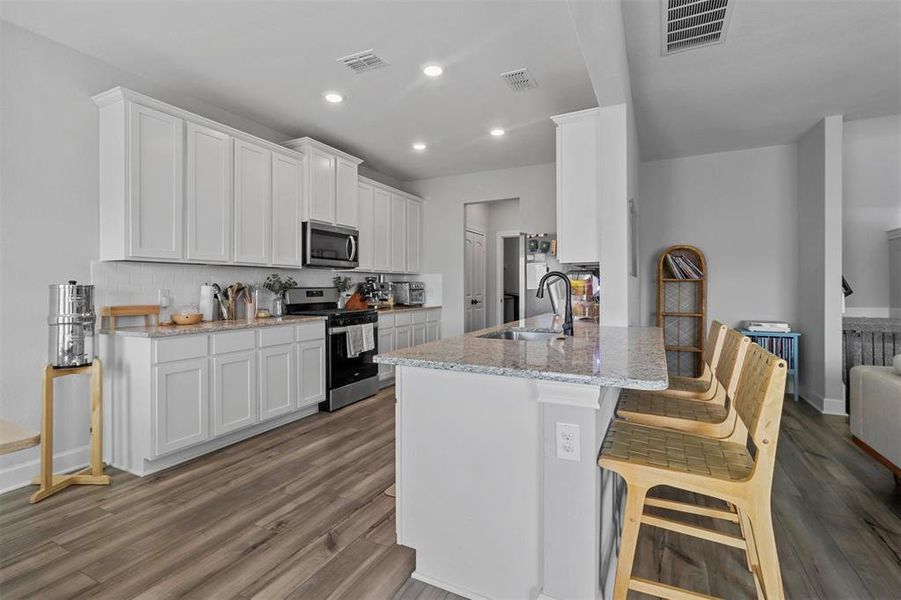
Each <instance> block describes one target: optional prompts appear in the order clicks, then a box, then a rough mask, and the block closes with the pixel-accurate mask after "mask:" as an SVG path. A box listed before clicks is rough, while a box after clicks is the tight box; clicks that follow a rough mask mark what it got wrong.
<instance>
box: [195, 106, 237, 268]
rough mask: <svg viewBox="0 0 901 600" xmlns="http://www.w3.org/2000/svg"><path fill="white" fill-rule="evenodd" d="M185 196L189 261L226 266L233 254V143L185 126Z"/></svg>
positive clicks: (218, 134)
mask: <svg viewBox="0 0 901 600" xmlns="http://www.w3.org/2000/svg"><path fill="white" fill-rule="evenodd" d="M186 128H187V136H188V144H187V157H186V160H185V165H186V171H185V176H186V182H185V183H186V186H185V187H186V192H187V196H186V198H185V203H186V204H187V211H186V212H187V221H188V228H187V229H188V240H187V241H188V244H187V245H188V249H187V257H188V259H190V260H200V261H204V262H228V261H230V260H231V250H232V226H231V223H232V143H231V137H229V136H228V135H227V134H225V133H222V132H221V131H216V130H215V129H210V128H209V127H202V126H200V125H196V124H194V123H191V122H188V123H187V125H186Z"/></svg>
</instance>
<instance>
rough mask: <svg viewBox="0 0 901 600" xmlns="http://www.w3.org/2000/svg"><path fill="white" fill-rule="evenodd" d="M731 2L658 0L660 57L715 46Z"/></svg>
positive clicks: (721, 0)
mask: <svg viewBox="0 0 901 600" xmlns="http://www.w3.org/2000/svg"><path fill="white" fill-rule="evenodd" d="M734 2H735V0H660V6H661V8H662V9H663V15H662V16H663V19H662V23H663V36H662V45H663V54H664V55H666V54H674V53H676V52H682V51H684V50H690V49H692V48H699V47H701V46H710V45H711V44H719V43H720V42H722V41H723V40H724V39H725V38H726V28H727V27H728V25H729V16H730V15H731V13H732V4H733V3H734Z"/></svg>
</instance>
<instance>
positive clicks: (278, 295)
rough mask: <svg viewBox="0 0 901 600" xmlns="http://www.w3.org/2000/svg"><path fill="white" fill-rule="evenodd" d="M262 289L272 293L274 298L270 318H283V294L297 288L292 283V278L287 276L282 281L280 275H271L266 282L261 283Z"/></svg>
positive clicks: (295, 283) (294, 283)
mask: <svg viewBox="0 0 901 600" xmlns="http://www.w3.org/2000/svg"><path fill="white" fill-rule="evenodd" d="M263 287H264V288H266V289H267V290H269V291H270V292H272V293H273V295H274V296H275V298H273V299H272V316H273V317H281V316H284V314H285V292H287V291H288V290H290V289H291V288H295V287H297V282H296V281H294V278H293V277H290V276H289V277H286V278H285V279H282V276H281V275H279V274H278V273H273V274H272V275H270V276H269V277H267V278H266V281H264V282H263Z"/></svg>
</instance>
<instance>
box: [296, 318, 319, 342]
mask: <svg viewBox="0 0 901 600" xmlns="http://www.w3.org/2000/svg"><path fill="white" fill-rule="evenodd" d="M296 330H297V341H298V342H307V341H310V340H321V339H324V338H325V323H323V322H322V321H314V322H312V323H304V324H302V325H298V326H297V327H296Z"/></svg>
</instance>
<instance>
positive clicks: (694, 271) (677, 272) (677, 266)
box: [666, 254, 704, 279]
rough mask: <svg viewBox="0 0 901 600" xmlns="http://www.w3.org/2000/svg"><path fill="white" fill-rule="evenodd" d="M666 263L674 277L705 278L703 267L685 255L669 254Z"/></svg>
mask: <svg viewBox="0 0 901 600" xmlns="http://www.w3.org/2000/svg"><path fill="white" fill-rule="evenodd" d="M666 264H667V266H668V267H669V270H670V273H672V275H673V278H674V279H703V277H704V274H703V273H702V272H701V269H700V268H699V267H698V266H697V265H696V264H694V263H693V262H691V260H690V259H688V258H687V257H685V256H682V255H679V254H667V255H666Z"/></svg>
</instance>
